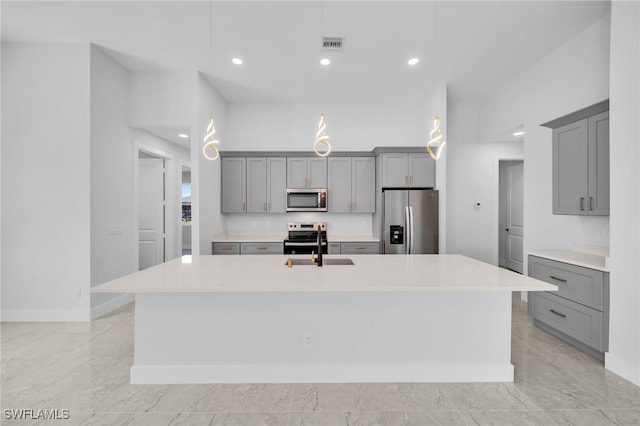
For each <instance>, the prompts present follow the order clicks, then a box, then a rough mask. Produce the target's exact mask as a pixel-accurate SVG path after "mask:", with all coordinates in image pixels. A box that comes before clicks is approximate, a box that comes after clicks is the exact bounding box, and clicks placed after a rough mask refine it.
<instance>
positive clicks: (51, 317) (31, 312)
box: [2, 309, 90, 322]
mask: <svg viewBox="0 0 640 426" xmlns="http://www.w3.org/2000/svg"><path fill="white" fill-rule="evenodd" d="M89 320H90V311H89V309H3V310H2V322H84V321H89Z"/></svg>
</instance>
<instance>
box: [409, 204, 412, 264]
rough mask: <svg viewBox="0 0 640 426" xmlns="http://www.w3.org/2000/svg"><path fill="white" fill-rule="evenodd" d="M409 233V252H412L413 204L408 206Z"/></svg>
mask: <svg viewBox="0 0 640 426" xmlns="http://www.w3.org/2000/svg"><path fill="white" fill-rule="evenodd" d="M409 221H410V226H409V233H410V234H411V240H410V245H409V254H413V206H409Z"/></svg>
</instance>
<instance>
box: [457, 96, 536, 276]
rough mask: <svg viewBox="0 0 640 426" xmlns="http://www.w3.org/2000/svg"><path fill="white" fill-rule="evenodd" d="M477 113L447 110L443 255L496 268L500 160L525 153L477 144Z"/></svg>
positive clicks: (515, 145)
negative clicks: (489, 264) (444, 250)
mask: <svg viewBox="0 0 640 426" xmlns="http://www.w3.org/2000/svg"><path fill="white" fill-rule="evenodd" d="M479 114H480V110H479V107H478V104H477V103H476V102H473V101H462V102H455V103H452V104H450V105H449V126H448V130H449V137H448V138H449V139H448V142H447V145H446V146H447V148H446V149H447V188H448V196H447V220H448V222H447V252H448V253H452V254H463V255H465V256H469V257H473V258H475V259H478V260H482V261H484V262H487V263H493V264H496V263H497V257H498V253H497V235H498V229H497V217H498V214H499V210H498V203H497V200H498V194H499V191H498V167H497V164H498V159H499V158H504V159H514V158H521V157H522V150H523V148H522V143H520V142H480V140H479V137H478V135H479V133H480V130H481V127H482V125H481V123H480V121H479ZM525 167H526V166H525ZM476 202H479V203H480V209H476V208H475V207H474V204H475V203H476Z"/></svg>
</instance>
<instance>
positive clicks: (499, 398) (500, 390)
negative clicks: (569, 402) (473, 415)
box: [441, 383, 539, 410]
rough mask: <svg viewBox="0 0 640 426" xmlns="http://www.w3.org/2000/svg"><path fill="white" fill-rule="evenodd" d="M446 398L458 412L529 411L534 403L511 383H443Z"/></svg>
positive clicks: (535, 406)
mask: <svg viewBox="0 0 640 426" xmlns="http://www.w3.org/2000/svg"><path fill="white" fill-rule="evenodd" d="M441 386H442V388H443V390H444V393H445V395H446V397H447V398H448V399H449V400H450V401H452V402H453V405H454V406H455V408H456V409H458V410H530V409H538V408H539V407H538V406H537V405H536V403H535V402H534V401H533V400H531V399H530V398H529V396H528V395H527V394H526V393H525V392H523V391H522V390H521V389H520V388H518V387H517V386H516V385H515V384H513V383H445V384H442V385H441Z"/></svg>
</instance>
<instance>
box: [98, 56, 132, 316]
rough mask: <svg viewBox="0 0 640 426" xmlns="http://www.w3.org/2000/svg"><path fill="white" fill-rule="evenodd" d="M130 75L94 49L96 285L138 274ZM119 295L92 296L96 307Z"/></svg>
mask: <svg viewBox="0 0 640 426" xmlns="http://www.w3.org/2000/svg"><path fill="white" fill-rule="evenodd" d="M128 88H129V84H128V74H127V71H126V70H125V69H124V68H122V67H121V66H120V65H118V64H117V63H115V62H114V61H113V60H112V59H111V58H109V57H108V56H107V55H105V54H104V53H103V52H102V51H101V50H99V49H98V48H96V47H95V46H91V118H90V120H91V163H90V164H91V286H95V285H98V284H101V283H104V282H106V281H109V280H112V279H115V278H118V277H121V276H124V275H127V274H129V273H131V272H133V271H134V266H133V247H132V245H131V239H132V238H133V235H134V223H133V215H132V211H133V187H132V185H131V183H132V181H133V158H132V148H131V147H132V143H133V142H132V140H131V135H130V134H129V126H128V124H127V106H128ZM118 297H120V298H122V297H121V296H118V295H109V294H99V293H96V294H92V295H91V307H92V308H96V307H98V306H100V305H103V304H105V303H108V302H109V301H112V302H113V299H115V298H118Z"/></svg>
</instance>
